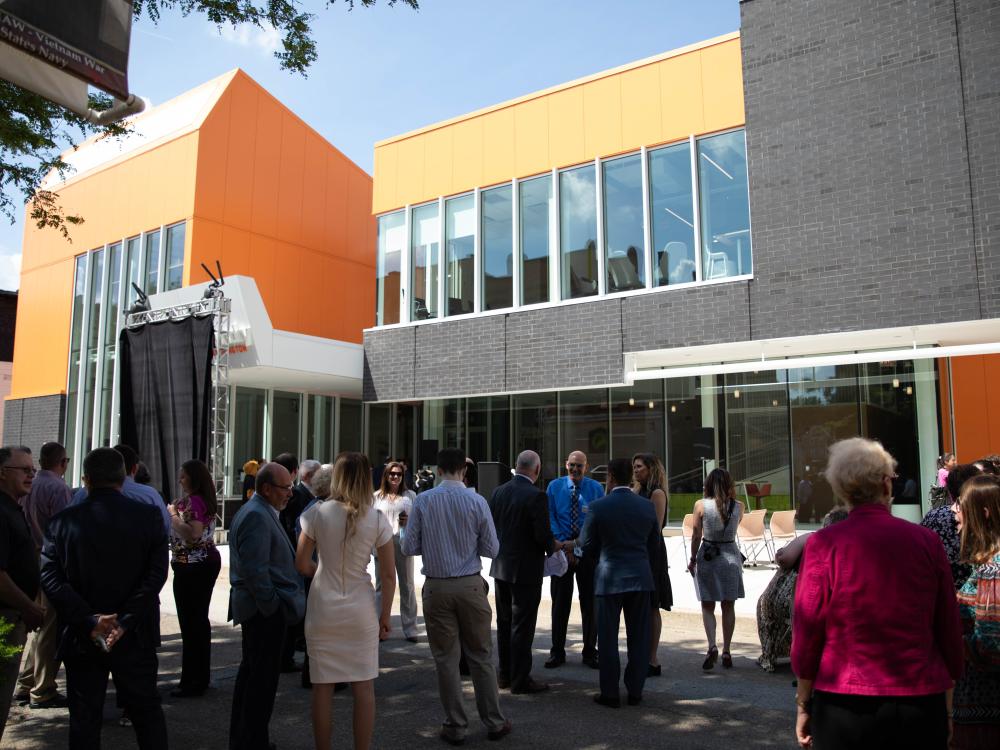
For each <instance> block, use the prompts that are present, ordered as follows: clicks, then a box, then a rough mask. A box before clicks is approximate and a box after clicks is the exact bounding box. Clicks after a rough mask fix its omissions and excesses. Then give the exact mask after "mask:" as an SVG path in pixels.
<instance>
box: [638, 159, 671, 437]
mask: <svg viewBox="0 0 1000 750" xmlns="http://www.w3.org/2000/svg"><path fill="white" fill-rule="evenodd" d="M639 158H640V159H641V161H642V241H643V242H644V243H645V244H646V288H647V289H652V288H653V287H654V286H655V283H654V282H653V259H654V258H655V257H656V251H655V250H654V249H653V208H652V206H651V205H650V201H651V200H652V198H653V194H652V191H651V190H650V189H649V149H648V148H646V147H645V146H643V147H642V148H641V149H639ZM664 445H666V443H664Z"/></svg>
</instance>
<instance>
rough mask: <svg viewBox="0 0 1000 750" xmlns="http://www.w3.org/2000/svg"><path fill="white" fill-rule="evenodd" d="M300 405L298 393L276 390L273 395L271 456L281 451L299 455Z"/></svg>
mask: <svg viewBox="0 0 1000 750" xmlns="http://www.w3.org/2000/svg"><path fill="white" fill-rule="evenodd" d="M300 405H301V397H300V396H299V394H298V393H286V392H284V391H275V392H274V394H273V395H272V396H271V414H270V419H271V456H270V457H271V458H273V457H274V456H277V455H280V454H281V453H294V454H295V455H296V456H299V408H300ZM299 457H301V456H299Z"/></svg>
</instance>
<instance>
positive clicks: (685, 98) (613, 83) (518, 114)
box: [373, 34, 744, 214]
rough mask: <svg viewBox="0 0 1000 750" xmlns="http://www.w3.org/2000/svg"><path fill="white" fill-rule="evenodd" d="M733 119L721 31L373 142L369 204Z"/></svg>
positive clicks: (736, 54)
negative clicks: (688, 44) (715, 36)
mask: <svg viewBox="0 0 1000 750" xmlns="http://www.w3.org/2000/svg"><path fill="white" fill-rule="evenodd" d="M743 124H744V111H743V73H742V66H741V61H740V40H739V36H737V35H735V34H730V35H727V36H725V37H720V38H719V39H715V40H710V41H708V42H705V43H703V44H701V45H695V46H693V47H691V48H685V49H683V50H678V51H677V52H674V53H668V54H666V55H661V56H659V57H656V58H652V59H650V60H645V61H640V62H639V63H636V64H633V65H628V66H625V67H624V68H621V69H617V70H612V71H609V72H607V73H603V74H599V75H596V76H592V77H590V78H587V79H582V80H580V81H575V82H572V83H568V84H566V85H564V86H559V87H557V88H555V89H550V90H548V91H542V92H539V93H537V94H532V95H529V96H526V97H523V98H521V99H518V100H515V101H512V102H507V103H505V104H500V105H497V106H496V107H491V108H489V109H487V110H483V111H480V112H474V113H472V114H470V115H467V116H465V117H462V118H458V119H456V120H451V121H448V122H444V123H440V124H438V125H433V126H430V127H428V128H424V129H423V130H419V131H416V132H414V133H411V134H406V135H401V136H399V137H397V138H391V139H389V140H386V141H382V142H381V143H378V144H376V146H375V194H374V200H373V210H374V212H375V213H376V214H378V213H383V212H385V211H391V210H393V209H396V208H400V207H402V206H405V205H407V204H414V203H421V202H424V201H427V200H431V199H433V198H436V197H438V196H439V195H454V194H457V193H462V192H466V191H468V190H471V189H472V188H474V187H485V186H488V185H493V184H496V183H498V182H505V181H507V180H510V179H512V178H514V177H528V176H531V175H533V174H538V173H539V172H544V171H547V170H549V169H552V168H553V167H566V166H571V165H573V164H579V163H582V162H585V161H589V160H591V159H594V158H597V157H605V156H613V155H615V154H619V153H624V152H628V151H634V150H637V149H638V148H640V147H641V146H652V145H658V144H661V143H669V142H671V141H677V140H682V139H684V138H687V137H688V136H689V135H701V134H704V133H712V132H716V131H720V130H726V129H728V128H735V127H739V126H741V125H743Z"/></svg>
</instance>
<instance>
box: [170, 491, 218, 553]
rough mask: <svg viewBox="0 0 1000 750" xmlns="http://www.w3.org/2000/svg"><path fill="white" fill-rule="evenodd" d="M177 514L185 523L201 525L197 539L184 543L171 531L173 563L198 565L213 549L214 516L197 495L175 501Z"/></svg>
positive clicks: (184, 541)
mask: <svg viewBox="0 0 1000 750" xmlns="http://www.w3.org/2000/svg"><path fill="white" fill-rule="evenodd" d="M177 512H178V513H180V514H181V518H183V519H184V520H185V521H197V522H198V523H200V524H201V525H202V532H201V536H200V537H199V538H198V539H192V540H190V541H186V540H184V539H182V538H181V537H180V536H178V535H177V534H176V533H175V532H173V530H172V529H171V534H170V545H171V547H172V548H173V552H174V562H175V563H198V562H203V561H205V560H207V559H208V558H209V557H210V556H211V555H212V552H213V549H214V547H215V516H214V515H212V514H210V513H209V512H208V509H207V508H206V507H205V501H204V500H202V499H201V497H200V496H198V495H191V496H189V497H186V498H184V499H182V500H178V501H177Z"/></svg>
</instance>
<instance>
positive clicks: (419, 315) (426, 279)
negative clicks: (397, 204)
mask: <svg viewBox="0 0 1000 750" xmlns="http://www.w3.org/2000/svg"><path fill="white" fill-rule="evenodd" d="M411 216H412V221H413V226H412V229H411V237H410V248H411V250H410V255H411V256H412V258H413V273H412V274H410V286H411V287H412V291H411V293H410V299H411V307H410V320H427V319H429V318H436V317H437V316H438V266H439V263H440V258H439V255H440V253H439V249H440V244H441V241H440V237H441V222H440V216H439V215H438V204H437V203H430V204H428V205H426V206H418V207H417V208H414V209H413V213H412V214H411Z"/></svg>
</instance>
